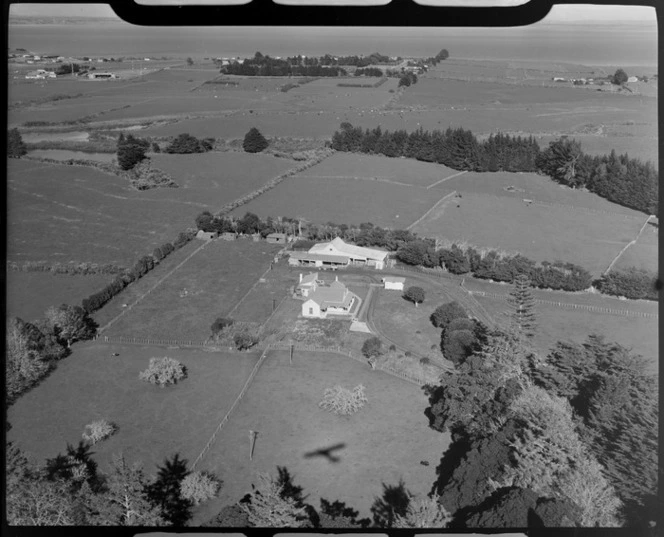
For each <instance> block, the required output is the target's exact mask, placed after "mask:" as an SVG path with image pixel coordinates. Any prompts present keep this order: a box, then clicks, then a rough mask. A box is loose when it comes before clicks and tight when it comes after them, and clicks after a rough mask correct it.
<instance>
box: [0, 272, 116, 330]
mask: <svg viewBox="0 0 664 537" xmlns="http://www.w3.org/2000/svg"><path fill="white" fill-rule="evenodd" d="M112 278H113V276H112V275H91V276H72V275H69V274H50V273H48V272H19V271H13V270H8V271H7V280H6V284H7V285H6V292H7V295H6V296H7V302H6V304H5V311H6V314H7V317H20V318H21V319H23V320H24V321H34V320H37V319H40V318H42V317H43V315H44V312H45V311H46V310H47V309H48V308H49V307H51V306H59V305H60V304H69V305H72V306H80V305H81V300H83V299H84V298H87V297H88V296H90V295H91V294H92V293H96V292H97V291H99V290H100V289H102V288H103V287H105V286H106V285H107V284H108V283H109V282H110V281H111V279H112Z"/></svg>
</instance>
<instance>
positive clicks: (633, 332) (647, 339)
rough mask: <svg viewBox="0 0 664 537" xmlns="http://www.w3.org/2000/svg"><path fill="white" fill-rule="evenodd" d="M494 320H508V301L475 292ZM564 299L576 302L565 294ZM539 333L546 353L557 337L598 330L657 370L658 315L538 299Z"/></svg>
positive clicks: (583, 335)
mask: <svg viewBox="0 0 664 537" xmlns="http://www.w3.org/2000/svg"><path fill="white" fill-rule="evenodd" d="M475 298H476V299H477V301H478V302H479V303H480V304H481V305H482V306H484V307H485V308H486V309H487V311H489V312H490V313H491V314H492V315H493V316H494V317H495V318H496V321H499V322H502V323H507V322H508V319H507V316H506V315H505V312H506V311H509V305H508V304H507V302H506V301H505V300H504V299H496V298H488V297H482V296H478V295H475ZM565 302H576V300H574V299H573V298H571V297H568V299H567V300H565ZM613 307H614V308H615V309H627V308H628V306H625V307H621V304H619V303H618V304H614V306H613ZM535 311H536V313H537V322H538V326H539V328H538V333H537V335H536V336H535V344H536V346H537V347H538V348H539V349H540V352H542V353H544V354H546V353H548V351H549V350H550V349H552V348H553V346H554V345H555V344H556V342H557V341H574V342H576V343H583V342H584V341H585V340H586V339H587V337H588V336H589V335H590V334H600V335H602V336H604V339H605V341H607V342H611V341H613V342H616V343H619V344H620V345H622V346H624V347H627V348H630V349H632V352H634V353H635V354H640V355H642V356H643V357H645V358H647V359H648V360H649V362H650V363H651V367H652V369H651V370H652V372H653V373H656V372H657V370H658V362H659V361H658V356H659V337H658V333H659V319H658V318H656V317H655V318H652V317H648V318H646V317H630V316H621V315H607V314H600V313H595V312H592V311H588V310H585V309H570V308H559V307H557V306H551V305H547V304H541V303H537V304H536V305H535Z"/></svg>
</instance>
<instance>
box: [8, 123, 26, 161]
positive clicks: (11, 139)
mask: <svg viewBox="0 0 664 537" xmlns="http://www.w3.org/2000/svg"><path fill="white" fill-rule="evenodd" d="M27 152H28V150H27V149H26V147H25V144H24V143H23V138H22V137H21V133H20V132H19V131H18V129H10V130H8V131H7V157H9V158H21V157H22V156H23V155H25V154H26V153H27Z"/></svg>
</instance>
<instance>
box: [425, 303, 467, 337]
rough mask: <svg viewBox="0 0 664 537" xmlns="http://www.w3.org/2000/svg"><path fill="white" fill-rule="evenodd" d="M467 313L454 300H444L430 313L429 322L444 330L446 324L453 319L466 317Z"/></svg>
mask: <svg viewBox="0 0 664 537" xmlns="http://www.w3.org/2000/svg"><path fill="white" fill-rule="evenodd" d="M467 318H468V314H467V313H466V310H465V309H463V308H462V307H461V305H460V304H459V303H458V302H457V301H456V300H454V301H452V302H446V303H445V304H443V305H442V306H438V307H437V308H436V309H435V310H434V312H433V313H432V314H431V322H432V323H433V325H434V326H435V327H436V328H442V329H443V330H445V328H446V327H447V325H448V324H449V323H451V322H452V321H453V320H454V319H467Z"/></svg>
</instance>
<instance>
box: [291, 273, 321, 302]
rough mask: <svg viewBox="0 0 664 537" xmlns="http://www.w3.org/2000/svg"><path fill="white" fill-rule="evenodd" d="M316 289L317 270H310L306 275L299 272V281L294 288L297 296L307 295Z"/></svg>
mask: <svg viewBox="0 0 664 537" xmlns="http://www.w3.org/2000/svg"><path fill="white" fill-rule="evenodd" d="M316 289H318V272H312V273H310V274H307V275H303V274H300V283H298V285H297V287H296V288H295V293H296V294H297V295H298V296H302V297H308V296H309V295H310V294H312V293H313V292H314V291H316Z"/></svg>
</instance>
